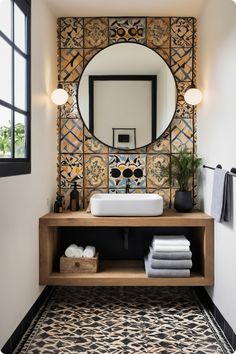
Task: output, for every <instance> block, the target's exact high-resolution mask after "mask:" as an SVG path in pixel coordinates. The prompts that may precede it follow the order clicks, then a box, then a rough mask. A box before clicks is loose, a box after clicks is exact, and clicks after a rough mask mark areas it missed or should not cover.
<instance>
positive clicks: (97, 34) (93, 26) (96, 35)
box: [84, 17, 108, 48]
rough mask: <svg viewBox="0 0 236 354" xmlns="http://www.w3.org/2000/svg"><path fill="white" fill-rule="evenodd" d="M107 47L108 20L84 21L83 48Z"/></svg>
mask: <svg viewBox="0 0 236 354" xmlns="http://www.w3.org/2000/svg"><path fill="white" fill-rule="evenodd" d="M107 45H108V19H107V18H105V17H99V18H94V17H91V18H85V19H84V47H85V48H105V47H107Z"/></svg>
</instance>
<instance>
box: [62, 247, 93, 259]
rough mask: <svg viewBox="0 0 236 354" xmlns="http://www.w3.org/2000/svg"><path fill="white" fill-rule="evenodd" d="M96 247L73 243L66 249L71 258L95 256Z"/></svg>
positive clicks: (66, 254)
mask: <svg viewBox="0 0 236 354" xmlns="http://www.w3.org/2000/svg"><path fill="white" fill-rule="evenodd" d="M95 254H96V249H95V247H94V246H86V247H85V248H83V247H80V246H78V245H76V244H75V243H72V244H71V245H70V246H69V247H67V249H66V250H65V256H66V257H70V258H81V257H84V258H93V257H95Z"/></svg>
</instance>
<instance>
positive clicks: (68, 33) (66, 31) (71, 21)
mask: <svg viewBox="0 0 236 354" xmlns="http://www.w3.org/2000/svg"><path fill="white" fill-rule="evenodd" d="M59 29H60V31H59V36H60V48H83V19H82V18H81V17H76V18H75V17H63V18H61V19H60V27H59Z"/></svg>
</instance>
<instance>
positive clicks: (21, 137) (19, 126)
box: [15, 112, 26, 158]
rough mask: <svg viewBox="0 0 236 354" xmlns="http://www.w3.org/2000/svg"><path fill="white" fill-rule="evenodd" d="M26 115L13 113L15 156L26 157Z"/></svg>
mask: <svg viewBox="0 0 236 354" xmlns="http://www.w3.org/2000/svg"><path fill="white" fill-rule="evenodd" d="M25 122H26V117H25V116H24V115H22V114H20V113H17V112H16V113H15V157H16V158H24V157H26V145H25V136H26V134H25V130H26V129H25V127H26V124H25Z"/></svg>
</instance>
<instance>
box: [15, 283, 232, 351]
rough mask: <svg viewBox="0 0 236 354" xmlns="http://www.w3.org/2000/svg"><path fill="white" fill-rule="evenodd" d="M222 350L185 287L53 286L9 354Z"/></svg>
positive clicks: (219, 336)
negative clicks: (12, 352)
mask: <svg viewBox="0 0 236 354" xmlns="http://www.w3.org/2000/svg"><path fill="white" fill-rule="evenodd" d="M20 353H21V354H26V353H27V354H37V353H45V354H50V353H53V354H57V353H58V354H59V353H60V354H66V353H70V354H72V353H73V354H110V353H112V354H145V353H148V354H152V353H158V354H182V353H183V354H185V353H186V354H188V353H189V354H208V353H209V354H210V353H211V354H227V353H233V350H232V348H231V347H230V345H229V344H228V342H227V340H226V338H225V337H224V335H223V333H222V332H221V331H220V329H219V328H218V327H217V325H216V323H215V322H214V320H213V319H212V317H211V316H210V314H209V313H208V311H206V310H205V309H204V307H203V306H202V304H201V303H200V302H199V300H198V297H197V296H196V294H195V292H194V290H193V289H191V288H171V287H170V288H165V287H160V288H157V287H155V288H150V287H148V288H144V287H143V288H142V287H127V288H126V287H91V288H89V287H87V288H80V287H56V288H53V290H52V292H51V295H50V296H49V298H48V300H47V301H46V302H45V304H44V305H43V306H42V308H41V309H40V311H39V313H38V315H37V316H36V318H35V320H34V321H33V323H32V325H31V326H30V328H29V330H28V331H27V333H26V334H25V336H24V338H22V341H21V342H20V344H19V345H18V347H17V349H16V350H15V351H14V354H20Z"/></svg>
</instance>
